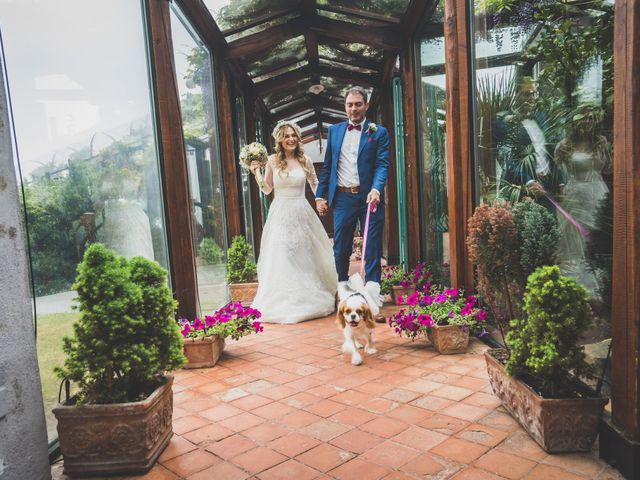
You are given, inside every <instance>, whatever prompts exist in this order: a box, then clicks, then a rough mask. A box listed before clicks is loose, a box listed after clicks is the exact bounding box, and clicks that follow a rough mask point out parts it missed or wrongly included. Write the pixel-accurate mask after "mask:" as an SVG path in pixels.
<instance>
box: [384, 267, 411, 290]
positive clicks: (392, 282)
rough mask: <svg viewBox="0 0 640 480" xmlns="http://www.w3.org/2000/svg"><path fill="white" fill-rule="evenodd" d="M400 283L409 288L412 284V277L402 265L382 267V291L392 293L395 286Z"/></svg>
mask: <svg viewBox="0 0 640 480" xmlns="http://www.w3.org/2000/svg"><path fill="white" fill-rule="evenodd" d="M397 285H400V286H402V287H405V288H408V287H410V286H411V278H410V276H409V274H407V273H406V272H405V271H404V270H403V268H402V267H401V266H400V265H385V266H384V267H382V275H381V278H380V293H381V294H382V295H386V294H387V293H391V290H392V288H393V287H394V286H397Z"/></svg>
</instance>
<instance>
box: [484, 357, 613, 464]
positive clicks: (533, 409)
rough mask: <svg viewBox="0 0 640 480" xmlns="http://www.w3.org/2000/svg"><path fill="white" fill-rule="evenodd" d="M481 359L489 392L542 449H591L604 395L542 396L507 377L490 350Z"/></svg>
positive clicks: (578, 450)
mask: <svg viewBox="0 0 640 480" xmlns="http://www.w3.org/2000/svg"><path fill="white" fill-rule="evenodd" d="M484 358H485V360H486V362H487V372H488V374H489V381H490V383H491V388H492V389H493V393H494V394H495V395H496V396H497V397H498V398H499V399H500V400H501V401H502V405H503V406H504V408H506V409H507V410H508V411H509V413H511V415H513V418H515V419H516V420H518V422H519V423H520V425H522V426H523V427H524V429H525V430H526V431H527V432H528V433H529V435H531V437H532V438H533V439H534V440H535V441H536V442H538V444H539V445H540V446H541V447H542V448H543V449H544V450H545V451H546V452H548V453H559V452H588V451H590V450H591V446H592V445H593V442H594V440H595V439H596V436H597V435H598V420H599V418H600V415H601V414H602V410H603V409H604V406H605V405H606V404H607V402H608V401H609V400H608V399H607V398H603V397H599V398H568V399H551V398H543V397H541V396H540V395H538V394H537V393H536V392H534V391H533V390H532V389H531V388H529V386H528V385H526V384H525V383H524V382H522V381H520V380H518V379H517V378H515V377H511V376H509V375H508V374H507V372H506V371H505V369H504V366H503V365H502V363H501V362H499V361H498V360H497V359H496V358H495V357H494V356H493V355H492V354H491V350H489V351H487V352H485V354H484Z"/></svg>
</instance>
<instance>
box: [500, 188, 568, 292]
mask: <svg viewBox="0 0 640 480" xmlns="http://www.w3.org/2000/svg"><path fill="white" fill-rule="evenodd" d="M511 208H512V210H513V219H514V221H515V224H516V229H517V231H518V236H519V237H520V248H519V251H520V268H519V272H518V274H519V278H518V282H519V284H520V285H521V289H522V290H524V286H525V285H526V283H527V278H528V277H529V275H530V274H531V273H532V272H533V271H534V270H535V269H536V268H537V267H539V266H540V265H553V264H555V263H556V250H557V247H558V241H559V240H560V231H559V230H558V223H557V220H556V217H555V216H554V215H553V214H552V213H551V212H549V210H547V209H546V208H545V207H543V206H542V205H540V204H538V203H536V202H534V201H532V200H531V199H525V200H524V201H522V202H518V203H516V204H515V205H513V206H512V207H511Z"/></svg>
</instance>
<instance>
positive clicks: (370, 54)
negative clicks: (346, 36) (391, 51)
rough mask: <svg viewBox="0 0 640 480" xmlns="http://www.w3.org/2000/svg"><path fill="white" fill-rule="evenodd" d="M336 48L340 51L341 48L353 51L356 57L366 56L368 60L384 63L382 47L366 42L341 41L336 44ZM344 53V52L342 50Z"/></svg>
mask: <svg viewBox="0 0 640 480" xmlns="http://www.w3.org/2000/svg"><path fill="white" fill-rule="evenodd" d="M334 49H335V50H337V51H338V52H340V50H346V51H347V52H351V53H352V54H353V55H354V56H355V58H358V57H364V58H366V59H368V60H373V61H375V62H380V63H382V55H383V53H384V52H383V51H382V49H381V48H375V47H371V46H369V45H365V44H364V43H339V44H335V45H334ZM340 54H342V52H340Z"/></svg>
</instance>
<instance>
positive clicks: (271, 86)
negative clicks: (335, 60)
mask: <svg viewBox="0 0 640 480" xmlns="http://www.w3.org/2000/svg"><path fill="white" fill-rule="evenodd" d="M313 72H314V69H312V68H311V65H305V66H304V67H300V68H299V69H297V70H292V71H290V72H286V73H283V74H282V75H276V76H275V77H271V78H269V79H268V80H263V81H262V82H258V83H256V84H255V92H256V95H267V94H269V93H271V92H277V91H280V90H283V89H286V88H289V87H291V86H292V85H295V84H297V83H299V82H300V81H301V80H305V79H307V78H308V77H310V76H311V75H312V74H313Z"/></svg>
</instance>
